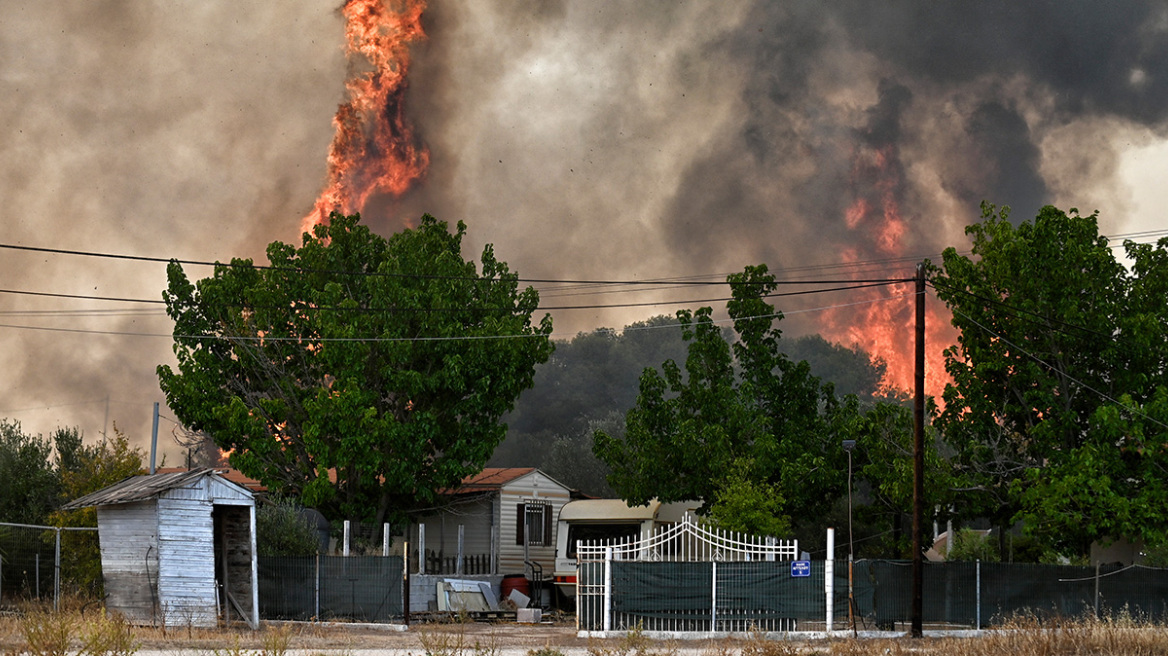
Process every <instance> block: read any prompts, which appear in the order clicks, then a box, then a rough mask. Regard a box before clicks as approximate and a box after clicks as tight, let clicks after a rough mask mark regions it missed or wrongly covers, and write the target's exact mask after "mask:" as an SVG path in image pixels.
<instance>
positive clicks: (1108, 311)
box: [932, 204, 1168, 555]
mask: <svg viewBox="0 0 1168 656" xmlns="http://www.w3.org/2000/svg"><path fill="white" fill-rule="evenodd" d="M982 217H983V221H982V222H980V223H978V224H975V225H973V226H970V227H969V228H967V229H966V232H967V234H969V235H970V236H971V237H972V239H973V251H972V256H965V255H962V254H959V253H958V252H957V251H956V250H955V249H952V248H950V249H947V250H946V251H945V253H944V255H943V264H942V267H941V268H940V269H934V270H933V274H932V282H933V285H934V287H935V289H936V291H937V296H938V297H939V298H941V299H942V300H943V301H944V302H945V303H946V305H948V306H949V308H950V309H951V310H952V312H953V324H954V326H956V327H957V328H958V329H959V330H960V332H961V337H960V339H959V342H958V344H956V345H955V346H953V347H951V348H949V349H947V350H946V352H945V357H946V370H947V371H948V373H949V375H950V376H951V377H952V379H953V382H952V384H950V385H948V386H947V387H946V390H945V397H944V398H945V407H944V410H943V411H942V412H941V413H940V415H939V417H938V418H937V421H936V424H937V426H938V427H939V429H940V430H941V431H942V432H943V434H944V436H945V439H946V441H947V442H948V443H949V444H950V445H951V446H952V448H953V449H954V451H955V456H954V459H953V462H954V465H955V468H956V471H957V472H958V473H959V474H960V475H961V477H962V484H961V485H959V487H960V488H961V490H962V492H963V494H962V501H963V503H962V504H961V506H962V507H961V508H960V510H961V511H962V512H963V514H966V515H985V516H988V517H991V518H992V519H993V521H994V523H995V524H996V525H997V526H999V527H1001V528H1003V529H1004V528H1005V527H1008V526H1009V525H1010V524H1011V523H1012V522H1013V521H1015V520H1016V519H1021V520H1024V522H1025V527H1026V529H1027V530H1028V531H1030V532H1031V533H1032V534H1034V535H1036V536H1040V537H1042V538H1043V539H1044V540H1045V541H1048V543H1049V544H1052V545H1054V546H1055V547H1056V548H1058V549H1060V550H1061V551H1062V552H1063V553H1066V554H1068V555H1070V554H1081V553H1084V552H1085V551H1086V549H1087V547H1088V545H1089V544H1090V542H1092V541H1094V540H1106V539H1109V538H1118V537H1127V538H1140V539H1143V540H1145V541H1146V542H1148V543H1149V544H1154V543H1162V542H1164V541H1165V538H1168V535H1166V533H1165V531H1166V525H1165V523H1164V521H1163V512H1162V510H1161V506H1162V502H1163V499H1164V498H1165V492H1166V490H1165V486H1164V483H1163V481H1164V477H1163V472H1164V471H1168V469H1166V467H1168V453H1165V450H1164V449H1163V448H1161V446H1160V445H1162V444H1163V443H1164V442H1165V438H1166V437H1168V430H1166V429H1165V427H1166V426H1168V401H1166V394H1165V392H1164V389H1163V387H1164V384H1165V382H1166V381H1165V378H1164V377H1165V373H1164V372H1165V371H1166V370H1168V369H1166V365H1168V360H1166V359H1165V345H1164V343H1165V339H1164V336H1165V330H1166V327H1168V312H1166V311H1165V307H1166V306H1165V298H1164V291H1165V286H1166V285H1168V282H1166V280H1168V278H1166V275H1165V274H1168V265H1166V262H1168V256H1166V253H1165V250H1166V249H1168V241H1166V240H1162V241H1161V242H1160V243H1159V244H1158V245H1156V246H1154V247H1153V246H1151V245H1135V244H1128V246H1127V248H1128V256H1129V258H1132V259H1133V260H1134V266H1133V267H1132V270H1131V271H1130V272H1129V271H1128V270H1127V269H1125V268H1124V266H1123V265H1122V264H1121V263H1120V262H1119V261H1118V260H1117V259H1116V257H1115V255H1114V253H1113V251H1112V248H1111V246H1110V244H1109V243H1108V240H1107V238H1106V237H1103V236H1101V235H1100V234H1099V231H1098V217H1097V214H1092V215H1090V216H1086V217H1084V216H1079V214H1078V212H1077V210H1073V209H1072V210H1071V211H1070V212H1069V213H1066V212H1063V211H1061V210H1059V209H1057V208H1054V207H1049V206H1048V207H1044V208H1043V209H1042V210H1041V211H1040V212H1039V214H1038V216H1037V217H1036V218H1035V219H1034V220H1033V221H1027V222H1024V223H1022V224H1020V225H1018V226H1017V227H1015V226H1014V225H1013V224H1011V222H1010V221H1009V220H1008V219H1009V214H1008V209H1007V208H1003V209H1001V210H999V209H998V208H996V207H994V206H992V205H989V204H983V206H982ZM1000 533H1001V535H1005V531H1004V530H1003V531H1000Z"/></svg>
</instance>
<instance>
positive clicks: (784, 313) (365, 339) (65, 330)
mask: <svg viewBox="0 0 1168 656" xmlns="http://www.w3.org/2000/svg"><path fill="white" fill-rule="evenodd" d="M823 291H835V290H823ZM796 293H798V294H802V293H805V292H795V293H788V294H781V295H783V296H786V295H792V294H796ZM913 295H915V292H910V293H906V294H896V295H893V296H886V297H883V298H876V299H868V300H863V301H856V302H853V303H840V304H836V305H825V306H820V307H816V308H807V309H800V310H786V311H779V312H774V313H770V314H764V315H758V316H753V317H739V318H738V319H732V318H731V319H715V320H713V323H717V324H724V323H733V322H734V321H740V320H747V319H761V318H775V317H779V316H789V315H793V314H804V313H809V312H821V311H824V310H832V309H838V308H844V307H853V306H856V305H865V304H868V303H879V302H882V301H889V300H895V299H899V298H906V297H910V296H913ZM678 326H680V324H664V325H660V326H643V327H626V328H625V329H624V330H652V329H657V328H676V327H678ZM0 328H13V329H18V330H38V331H45V332H60V333H75V334H84V335H110V336H121V337H159V338H166V339H192V340H194V339H201V340H239V341H271V342H283V341H297V342H300V341H303V342H410V341H415V342H424V341H458V340H483V339H510V338H515V337H543V335H539V334H529V335H477V336H451V337H335V338H312V339H309V338H301V337H258V336H257V337H250V336H247V337H242V336H241V337H228V336H223V335H174V334H172V333H141V332H129V331H109V330H86V329H81V328H52V327H48V326H25V325H18V324H4V323H0ZM576 334H577V333H572V334H568V333H552V334H550V335H547V337H548V339H554V338H557V337H558V338H571V337H574V336H575V335H576Z"/></svg>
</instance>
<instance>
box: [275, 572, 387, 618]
mask: <svg viewBox="0 0 1168 656" xmlns="http://www.w3.org/2000/svg"><path fill="white" fill-rule="evenodd" d="M403 566H404V562H403V559H402V558H401V557H400V556H350V557H344V556H287V557H286V556H261V557H260V558H259V584H260V587H259V596H260V616H261V617H262V618H264V619H297V620H309V619H351V620H360V621H365V622H386V621H389V620H392V619H396V618H399V617H402V616H403V615H404V610H403V608H404V606H403V603H402V573H403V569H402V568H403Z"/></svg>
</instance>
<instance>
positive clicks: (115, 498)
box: [61, 469, 242, 510]
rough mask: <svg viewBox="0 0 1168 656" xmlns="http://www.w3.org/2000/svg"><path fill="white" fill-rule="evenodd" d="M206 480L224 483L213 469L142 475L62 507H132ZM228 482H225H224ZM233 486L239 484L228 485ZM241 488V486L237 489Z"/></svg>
mask: <svg viewBox="0 0 1168 656" xmlns="http://www.w3.org/2000/svg"><path fill="white" fill-rule="evenodd" d="M207 476H215V477H216V478H219V479H223V477H222V476H220V475H219V474H218V473H217V472H216V471H215V470H214V469H194V470H191V471H185V470H184V471H175V472H167V473H162V474H141V475H138V476H131V477H129V478H127V479H124V480H122V481H120V482H118V483H114V484H113V485H111V486H109V487H106V488H103V489H100V490H98V491H97V492H93V493H90V494H87V495H85V496H83V497H81V498H79V499H74V500H73V501H70V502H69V503H66V504H65V505H63V506H61V509H62V510H77V509H79V508H88V507H90V506H109V505H114V504H119V503H133V502H135V501H145V500H147V499H153V498H155V497H157V496H159V495H161V494H163V493H164V492H167V491H169V490H175V489H179V488H184V487H192V486H193V485H195V484H196V483H198V482H199V481H200V480H201V479H203V478H204V477H207ZM225 482H226V481H225ZM228 484H230V485H233V486H238V484H234V483H228ZM238 487H242V486H238Z"/></svg>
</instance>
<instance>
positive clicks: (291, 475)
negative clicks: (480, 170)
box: [158, 214, 552, 522]
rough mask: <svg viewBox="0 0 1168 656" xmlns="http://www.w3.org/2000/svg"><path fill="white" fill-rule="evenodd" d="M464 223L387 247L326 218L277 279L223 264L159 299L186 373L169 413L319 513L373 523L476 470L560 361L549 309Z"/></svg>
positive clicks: (166, 370) (287, 257)
mask: <svg viewBox="0 0 1168 656" xmlns="http://www.w3.org/2000/svg"><path fill="white" fill-rule="evenodd" d="M465 231H466V226H465V225H463V224H462V223H461V222H459V223H458V225H457V229H456V230H455V231H454V232H451V231H450V230H449V229H448V226H447V224H446V223H444V222H440V221H438V220H436V219H434V218H433V217H431V216H429V215H426V216H423V217H422V219H421V221H420V223H419V225H418V227H417V228H414V229H408V230H404V231H402V232H400V233H397V234H394V235H392V236H390V237H389V238H388V239H386V238H382V237H380V236H378V235H375V234H373V233H372V232H371V231H370V230H369V229H368V228H367V227H365V226H363V225H360V224H359V217H358V216H356V215H354V216H349V217H345V216H341V215H339V214H334V215H333V216H332V217H331V219H330V223H329V224H328V225H319V226H316V228H315V229H314V233H313V234H312V235H308V234H305V235H304V237H303V243H302V245H301V246H300V247H299V248H295V247H293V246H291V245H287V244H283V243H281V242H273V243H272V244H271V245H270V246H269V247H268V252H267V255H268V260H269V262H270V267H257V266H253V265H252V262H251V261H250V260H239V259H237V260H233V261H232V262H231V264H230V265H217V266H216V268H215V272H214V275H212V276H211V277H209V278H205V279H203V280H199V281H198V282H197V283H195V284H192V283H191V282H190V281H189V280H188V279H187V277H186V275H185V274H184V273H183V271H182V268H181V267H180V266H179V265H178V264H177V263H171V265H170V267H169V269H168V276H169V284H168V288H167V290H166V292H165V293H164V295H163V296H164V298H165V300H166V303H167V311H168V313H169V314H170V316H171V317H172V318H173V319H174V320H175V329H174V340H175V347H174V349H175V355H176V356H177V359H178V371H177V372H176V371H172V370H171V368H170V367H169V366H165V365H163V366H160V367H159V368H158V375H159V380H160V382H161V386H162V389H163V391H164V392H165V393H166V396H167V401H168V403H169V404H170V407H171V408H172V409H173V410H174V412H175V413H176V414H177V416H178V417H179V418H180V419H181V420H182V421H183V423H184V424H186V425H187V426H188V427H189V428H191V429H192V430H196V431H205V432H207V433H208V434H210V435H211V436H212V437H214V439H215V442H216V443H217V444H218V445H219V446H221V447H223V448H224V449H228V450H232V455H231V462H232V464H234V465H235V466H236V467H238V468H239V469H240V470H241V471H242V472H244V473H245V474H247V475H249V476H252V477H254V478H257V479H259V480H261V481H263V483H264V484H265V485H267V486H269V487H271V488H273V489H276V490H280V491H283V492H284V493H286V494H289V495H294V496H297V497H299V498H300V499H301V501H302V502H303V503H304V504H305V505H307V506H310V507H317V508H321V509H322V510H325V511H326V514H329V513H332V514H333V515H334V516H335V515H337V514H341V515H343V516H345V517H349V518H355V519H373V520H374V521H377V522H380V521H382V519H383V518H385V517H386V516H388V515H391V514H393V515H400V514H401V513H403V512H405V511H408V510H409V509H411V508H412V507H415V506H416V505H419V504H424V505H428V504H431V503H432V502H433V501H434V498H435V494H436V490H438V489H441V488H444V487H449V486H453V485H456V484H457V483H458V482H459V481H460V480H461V479H462V478H463V477H464V476H465V475H467V474H470V473H473V472H476V471H479V470H480V469H481V468H482V466H483V464H484V463H485V462H486V461H487V459H488V458H489V457H490V455H491V452H492V451H493V450H494V448H495V447H496V446H497V445H498V443H499V441H500V440H501V439H502V438H503V435H504V433H505V427H504V426H503V425H502V423H501V422H500V418H501V417H502V416H503V415H504V413H506V412H507V411H509V410H510V409H511V408H512V406H513V404H514V402H515V399H516V397H517V396H518V395H519V393H520V391H522V390H523V389H526V388H527V387H530V385H531V382H532V375H533V370H534V366H535V364H536V363H539V362H543V361H544V360H546V359H547V358H548V356H549V354H550V352H551V350H552V345H551V343H550V341H549V340H548V338H547V336H548V335H549V334H550V333H551V318H550V317H548V316H545V317H544V318H543V319H542V321H540V322H539V323H538V324H533V323H532V314H533V313H534V312H535V310H536V307H537V305H538V303H539V295H538V294H537V293H536V291H535V290H534V289H532V288H530V287H528V288H525V289H520V288H519V284H518V277H517V275H516V274H515V273H512V272H510V271H509V270H508V268H507V265H506V264H505V263H504V262H501V261H499V260H498V259H496V257H495V254H494V249H493V248H492V247H491V246H490V245H488V246H487V247H485V248H484V249H483V252H482V256H481V258H480V259H481V267H482V270H481V272H479V271H477V270H476V266H475V264H474V262H473V261H466V260H464V259H463V257H462V252H461V244H462V238H463V236H464V234H465Z"/></svg>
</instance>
